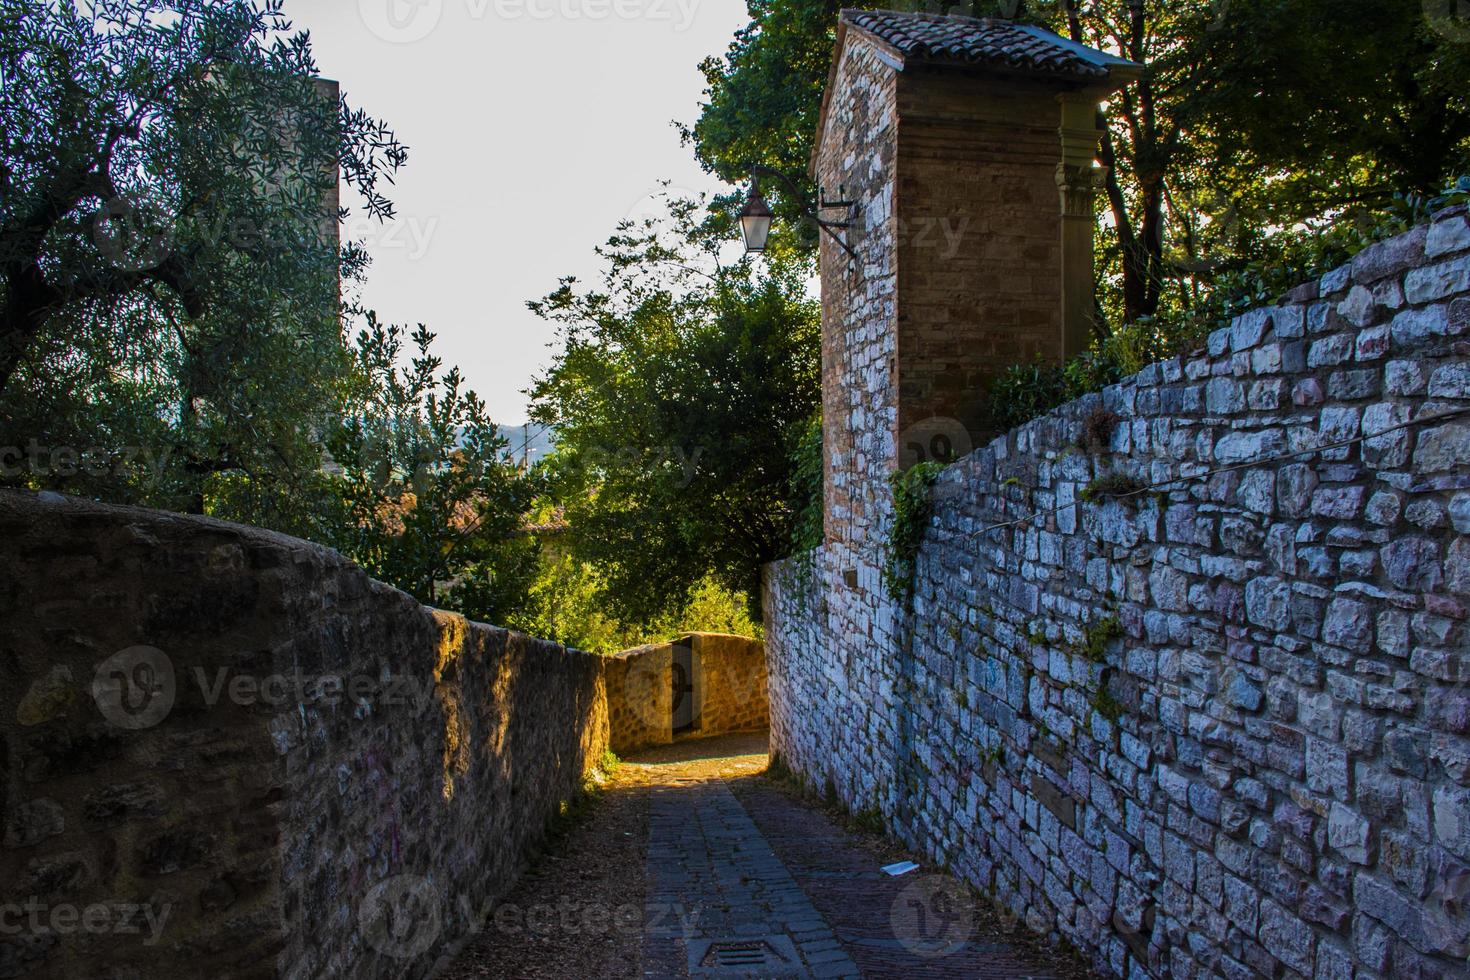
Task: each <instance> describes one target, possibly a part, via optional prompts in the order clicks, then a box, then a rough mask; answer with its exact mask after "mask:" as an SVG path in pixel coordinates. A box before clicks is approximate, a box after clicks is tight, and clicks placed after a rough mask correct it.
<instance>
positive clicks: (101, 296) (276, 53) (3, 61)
mask: <svg viewBox="0 0 1470 980" xmlns="http://www.w3.org/2000/svg"><path fill="white" fill-rule="evenodd" d="M164 11H171V12H172V13H171V15H166V16H160V14H161V13H163V12H164ZM289 28H290V25H289V22H288V21H287V19H286V17H285V16H284V14H283V13H282V11H281V5H280V3H279V0H259V2H244V0H181V2H176V3H170V4H167V5H161V4H158V3H154V2H149V0H95V2H92V3H88V4H72V3H53V2H49V0H6V2H4V3H3V5H0V80H3V81H0V88H3V94H0V133H3V141H0V446H19V447H21V448H22V450H23V454H24V455H23V458H22V459H21V461H20V466H19V470H20V471H21V472H20V475H19V476H16V475H15V474H10V475H8V476H7V482H11V483H19V484H20V485H24V486H30V487H35V488H43V487H44V488H53V489H58V490H62V491H65V492H70V493H76V494H82V495H88V496H95V497H100V498H103V499H107V500H112V501H118V502H126V503H139V504H145V505H151V506H159V507H165V508H171V509H180V510H189V511H195V512H199V511H203V510H205V509H206V507H207V506H208V502H209V500H210V498H211V496H212V495H213V494H214V493H216V492H217V489H218V487H219V485H220V484H221V483H222V482H233V483H234V484H236V487H237V489H238V488H239V487H240V486H243V485H245V484H247V483H248V486H249V492H248V493H243V492H242V493H236V494H235V500H236V503H237V504H238V505H239V507H240V508H241V510H240V511H239V512H238V515H237V516H245V517H246V518H247V519H250V520H252V521H255V522H258V523H263V524H267V525H269V526H273V527H278V528H282V529H285V530H291V531H298V532H299V531H302V530H309V529H310V528H311V527H312V525H313V517H312V515H310V514H308V513H305V512H304V510H303V508H302V506H301V503H300V502H301V501H303V500H307V499H310V498H311V497H312V495H313V494H314V493H315V492H317V491H318V490H319V489H320V483H321V474H320V460H321V455H322V445H321V440H320V438H319V434H320V433H321V432H322V431H323V430H324V428H325V427H326V426H327V425H328V424H329V421H330V418H331V416H332V414H333V412H334V411H335V409H336V407H337V400H338V398H339V397H340V395H341V387H342V385H344V384H345V383H347V380H348V377H349V375H350V373H351V357H350V355H349V352H348V350H347V345H346V343H345V342H344V338H343V327H342V322H341V320H340V318H339V314H338V303H339V299H338V286H339V273H342V274H345V275H347V276H349V277H351V276H354V275H356V274H358V273H360V271H361V269H362V267H363V261H364V259H363V254H362V252H361V251H360V249H357V248H356V247H353V246H349V247H348V248H347V249H346V250H345V251H341V250H339V247H338V243H337V228H338V221H339V218H340V215H339V214H336V213H334V212H333V211H332V209H331V208H330V207H329V206H328V198H327V195H328V194H330V193H334V192H335V191H336V189H337V184H338V177H337V173H338V168H339V166H340V168H341V171H342V173H343V175H344V177H345V180H346V182H347V183H348V184H349V185H350V186H351V187H352V189H354V190H355V191H356V192H358V195H359V196H360V198H361V199H362V200H363V201H364V202H365V208H366V211H367V212H368V213H369V214H372V215H375V216H377V217H380V218H386V217H389V216H391V215H392V206H391V204H390V203H389V202H388V201H387V199H386V198H384V196H383V194H382V192H381V189H380V180H381V179H389V178H391V174H392V172H393V171H394V170H396V169H397V168H398V166H399V165H400V164H402V163H403V162H404V160H405V158H406V151H405V150H404V148H403V147H402V146H401V145H399V144H398V143H397V142H396V141H395V140H394V138H393V135H392V134H391V133H390V132H389V131H388V130H387V129H386V128H384V127H383V125H382V124H381V123H378V122H375V121H374V120H372V119H371V118H370V117H368V116H366V115H364V114H363V113H361V112H360V111H358V110H355V109H351V108H349V107H348V106H347V105H346V104H345V103H343V102H339V101H337V100H335V99H331V98H327V97H325V94H324V92H323V90H321V89H320V88H319V87H318V86H317V84H316V82H315V81H314V80H313V77H312V76H314V75H315V74H316V66H315V63H314V61H313V57H312V52H311V47H310V44H309V41H308V39H307V37H306V35H305V34H290V33H289ZM62 447H67V448H69V449H76V450H83V451H89V452H92V453H93V455H94V457H95V458H94V464H95V465H94V466H92V467H89V468H87V469H85V470H81V471H76V470H74V469H73V468H71V467H69V466H61V467H57V466H54V465H52V462H53V461H52V459H51V456H52V454H53V453H54V452H55V451H56V450H58V449H61V448H62Z"/></svg>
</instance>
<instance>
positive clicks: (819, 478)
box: [791, 415, 826, 555]
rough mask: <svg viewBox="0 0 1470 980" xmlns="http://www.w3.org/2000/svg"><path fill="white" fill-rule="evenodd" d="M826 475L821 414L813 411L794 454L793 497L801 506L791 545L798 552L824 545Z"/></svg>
mask: <svg viewBox="0 0 1470 980" xmlns="http://www.w3.org/2000/svg"><path fill="white" fill-rule="evenodd" d="M823 476H824V474H823V458H822V417H821V415H814V416H812V418H811V419H810V420H809V421H808V422H807V424H806V427H805V428H804V429H803V430H802V431H801V433H800V437H799V438H798V439H797V442H796V449H795V452H794V453H793V456H792V475H791V499H792V501H793V504H794V505H795V506H796V507H797V508H798V509H797V512H796V521H795V522H794V526H793V530H792V535H791V547H792V549H793V553H794V554H796V555H802V554H805V553H808V552H810V551H812V550H813V549H815V548H819V547H821V545H822V541H823V538H824V534H825V527H824V522H825V519H826V500H825V496H824V493H823Z"/></svg>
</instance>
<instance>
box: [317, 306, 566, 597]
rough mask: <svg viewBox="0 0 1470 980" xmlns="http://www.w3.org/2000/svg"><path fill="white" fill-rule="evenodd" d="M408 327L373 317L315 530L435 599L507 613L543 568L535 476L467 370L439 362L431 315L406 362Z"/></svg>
mask: <svg viewBox="0 0 1470 980" xmlns="http://www.w3.org/2000/svg"><path fill="white" fill-rule="evenodd" d="M405 332H406V331H405V330H404V329H403V328H402V327H399V326H396V325H393V326H389V325H384V324H381V323H379V322H378V320H377V318H376V317H374V316H372V315H369V317H368V322H367V326H366V327H365V329H363V330H362V331H361V333H359V335H358V337H357V341H356V347H355V372H354V375H355V381H354V383H353V385H352V386H351V388H350V395H349V398H348V400H347V405H346V411H345V412H344V415H343V417H342V418H341V419H340V420H339V422H338V424H337V425H336V426H335V428H334V429H333V430H332V432H331V434H330V435H329V436H328V438H327V444H328V447H329V448H330V451H331V458H332V463H331V464H330V465H329V466H328V468H327V473H326V478H325V479H326V483H325V485H324V487H323V490H324V493H323V494H322V495H321V497H319V498H318V500H317V501H316V502H315V504H314V506H313V508H312V510H313V513H315V514H317V515H319V516H318V521H319V524H318V528H317V530H316V533H315V535H314V536H315V537H316V538H317V539H318V540H322V541H325V542H326V543H328V544H331V545H333V546H334V547H336V548H338V549H339V550H341V551H342V552H343V553H344V554H346V555H347V556H348V557H350V558H352V559H353V560H354V561H356V562H357V563H358V564H360V565H362V566H363V568H365V569H367V571H368V572H370V573H371V574H372V575H373V576H374V577H375V578H378V579H379V580H381V581H383V582H387V583H388V584H390V585H395V586H397V587H399V588H401V589H403V590H404V591H405V592H409V593H411V594H412V595H414V596H415V597H416V598H418V599H419V600H421V601H423V602H425V603H429V604H431V605H442V606H444V607H445V608H448V609H454V610H456V611H458V612H462V613H464V614H465V615H467V616H470V617H471V618H474V619H481V620H485V621H490V622H505V621H506V620H507V618H508V617H510V616H512V615H513V614H514V613H515V611H516V610H518V609H519V608H521V607H522V606H523V605H524V603H525V601H526V594H527V592H528V590H529V588H530V586H531V583H532V581H533V580H534V577H535V572H536V561H537V550H538V549H537V545H536V542H535V540H534V539H533V538H531V537H529V536H528V535H526V534H525V533H524V530H525V528H524V525H525V521H526V517H527V515H528V513H529V512H530V509H531V505H532V502H533V500H534V499H535V496H536V488H535V482H534V480H532V479H531V478H530V477H529V476H527V475H525V474H523V473H521V472H520V471H519V470H518V469H517V468H516V466H515V465H514V464H513V463H512V462H511V461H510V459H509V456H508V455H507V453H506V448H507V443H506V440H505V439H504V438H503V437H501V435H500V434H499V432H498V431H497V429H496V427H495V426H494V425H493V424H492V423H491V422H490V420H489V419H488V418H487V417H486V415H485V405H484V403H483V402H482V401H481V400H480V398H479V397H478V396H477V395H476V394H475V393H474V392H473V391H468V390H465V388H464V381H463V378H462V377H461V375H460V373H459V369H458V368H451V369H449V370H448V371H442V370H441V369H442V368H443V362H442V361H441V360H440V358H438V357H437V356H435V355H434V354H433V353H431V351H430V348H431V346H432V344H433V340H434V335H433V334H432V333H430V332H429V331H428V330H427V329H425V328H424V327H423V326H422V325H420V326H419V327H418V328H417V329H416V330H414V331H413V332H412V333H411V334H410V335H409V337H408V339H409V340H410V341H411V343H412V350H411V351H410V352H409V354H408V356H407V366H400V364H401V363H402V362H403V360H404V358H405V351H404V339H405Z"/></svg>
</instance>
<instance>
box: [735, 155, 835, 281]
mask: <svg viewBox="0 0 1470 980" xmlns="http://www.w3.org/2000/svg"><path fill="white" fill-rule="evenodd" d="M762 176H766V177H774V178H775V179H776V180H778V181H780V182H781V183H782V184H783V185H785V187H786V189H787V190H788V191H790V193H791V197H792V200H796V201H799V200H801V196H802V195H801V189H800V188H799V187H797V186H796V182H795V181H793V180H792V179H791V178H789V177H787V176H786V175H785V174H783V173H781V172H780V171H779V170H772V169H771V168H769V167H762V166H754V167H751V168H750V195H749V196H748V197H746V199H745V207H743V208H741V209H740V234H741V237H743V238H744V239H745V254H746V255H757V254H759V253H761V252H764V251H765V250H766V243H767V242H768V241H769V240H770V237H771V222H772V221H773V220H774V218H775V214H774V213H773V212H772V211H771V206H770V205H769V204H767V203H766V199H765V198H764V197H763V196H762V195H761V190H760V178H761V177H762ZM817 202H818V203H817V211H816V212H811V211H803V212H802V217H804V218H806V219H807V220H808V221H811V222H812V223H813V224H815V225H816V226H817V227H818V228H820V229H821V230H822V231H824V232H826V233H827V235H828V236H829V237H830V238H831V239H832V240H833V241H834V242H836V243H837V245H838V247H840V248H841V249H842V250H843V251H844V252H846V253H847V254H848V256H849V257H851V258H852V260H853V261H854V262H856V261H857V257H858V254H857V252H856V251H855V250H854V249H853V247H852V246H851V245H849V244H848V243H847V242H846V241H845V240H844V239H843V238H842V237H841V236H839V235H838V234H837V229H839V228H842V229H848V228H853V227H855V226H856V220H857V202H856V201H828V200H826V199H825V198H824V197H823V196H822V194H821V192H820V190H819V191H818V194H817ZM822 211H844V212H846V215H847V216H846V218H845V219H844V220H841V221H829V220H828V219H826V218H823V217H822V216H821V214H820V213H819V212H822Z"/></svg>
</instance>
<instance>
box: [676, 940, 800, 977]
mask: <svg viewBox="0 0 1470 980" xmlns="http://www.w3.org/2000/svg"><path fill="white" fill-rule="evenodd" d="M800 970H801V961H800V960H799V959H798V958H797V955H796V947H795V946H794V945H793V944H792V942H791V940H790V938H789V937H786V936H765V937H763V938H760V939H727V940H719V941H714V940H708V939H704V940H692V941H691V942H690V943H689V974H690V976H695V977H737V976H738V977H752V976H755V977H785V976H793V975H795V974H797V973H799V972H800Z"/></svg>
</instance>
